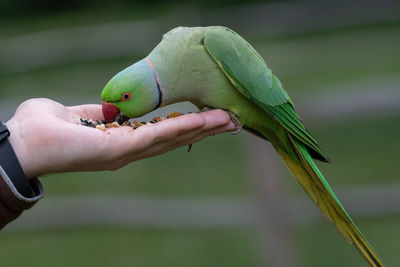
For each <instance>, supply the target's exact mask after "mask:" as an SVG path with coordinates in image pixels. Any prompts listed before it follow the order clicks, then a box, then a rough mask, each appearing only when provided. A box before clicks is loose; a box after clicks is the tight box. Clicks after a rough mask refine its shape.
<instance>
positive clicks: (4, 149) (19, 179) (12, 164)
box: [0, 121, 35, 198]
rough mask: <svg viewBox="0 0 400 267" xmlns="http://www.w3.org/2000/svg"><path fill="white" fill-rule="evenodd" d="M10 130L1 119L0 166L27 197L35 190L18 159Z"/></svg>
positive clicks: (19, 191) (33, 193)
mask: <svg viewBox="0 0 400 267" xmlns="http://www.w3.org/2000/svg"><path fill="white" fill-rule="evenodd" d="M9 136H10V132H9V131H8V128H7V126H6V125H5V124H4V123H3V122H2V121H0V166H1V167H2V168H3V170H4V172H5V173H6V174H7V176H8V178H9V179H10V180H11V182H12V183H13V185H14V186H15V188H16V189H17V191H18V193H20V194H21V195H23V196H24V197H27V198H32V197H34V196H35V192H34V190H33V188H32V186H31V184H30V183H29V181H28V179H27V178H26V176H25V173H24V170H23V169H22V166H21V164H20V163H19V161H18V158H17V155H16V154H15V152H14V149H13V148H12V146H11V144H10V141H9V140H8V137H9Z"/></svg>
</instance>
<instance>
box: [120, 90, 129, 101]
mask: <svg viewBox="0 0 400 267" xmlns="http://www.w3.org/2000/svg"><path fill="white" fill-rule="evenodd" d="M131 98H132V94H131V93H129V92H125V93H123V94H122V96H121V100H122V101H129V100H131Z"/></svg>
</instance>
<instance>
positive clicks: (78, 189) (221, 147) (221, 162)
mask: <svg viewBox="0 0 400 267" xmlns="http://www.w3.org/2000/svg"><path fill="white" fill-rule="evenodd" d="M210 155H212V156H210ZM244 157H245V155H243V154H242V153H241V150H240V143H239V142H238V141H237V138H235V137H234V136H229V135H224V136H215V137H211V138H208V139H207V140H205V141H203V142H201V143H199V144H195V145H193V147H192V151H191V152H187V148H186V147H185V148H180V149H177V150H175V151H173V152H171V153H168V154H166V155H162V156H159V157H156V158H151V159H146V160H142V161H138V162H134V163H131V164H129V165H128V166H126V167H124V168H122V169H120V170H118V171H115V172H96V173H68V174H55V175H49V176H46V177H44V178H42V179H41V181H42V182H43V183H44V186H45V188H46V191H47V192H48V195H59V194H88V193H90V194H92V193H93V194H157V195H180V196H195V195H224V194H225V195H227V194H228V195H232V194H233V195H234V194H243V193H247V192H249V190H250V189H249V183H248V179H247V176H246V167H245V166H246V161H245V159H244ZM216 158H218V160H215V159H216Z"/></svg>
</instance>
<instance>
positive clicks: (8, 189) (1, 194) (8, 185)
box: [0, 167, 44, 229]
mask: <svg viewBox="0 0 400 267" xmlns="http://www.w3.org/2000/svg"><path fill="white" fill-rule="evenodd" d="M30 184H31V186H32V188H33V190H34V191H35V196H34V197H32V198H27V197H24V196H22V195H21V194H20V193H18V191H17V190H16V188H15V187H14V185H13V184H12V182H11V180H10V179H9V178H8V176H7V174H6V173H5V172H4V171H3V169H2V168H1V167H0V229H2V228H3V227H4V226H6V225H7V224H8V223H9V222H11V221H13V220H15V219H16V218H18V217H19V216H20V215H21V213H22V212H23V211H24V210H27V209H29V208H31V207H32V206H33V205H34V204H35V203H36V202H37V201H38V200H39V199H40V198H42V197H43V195H44V191H43V187H42V184H41V183H40V182H39V180H38V179H36V178H34V179H31V180H30Z"/></svg>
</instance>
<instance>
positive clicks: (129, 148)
mask: <svg viewBox="0 0 400 267" xmlns="http://www.w3.org/2000/svg"><path fill="white" fill-rule="evenodd" d="M81 117H82V118H85V119H92V120H97V119H103V115H102V111H101V106H100V105H81V106H72V107H66V106H63V105H62V104H60V103H58V102H55V101H52V100H50V99H30V100H28V101H25V102H23V103H22V104H21V105H20V106H19V107H18V108H17V110H16V112H15V115H14V116H13V117H12V118H11V119H10V120H9V121H7V122H6V125H7V127H8V129H9V131H10V137H9V140H10V143H11V145H12V146H13V148H14V151H15V152H16V155H17V157H18V159H19V161H20V163H21V165H22V168H23V169H24V172H25V174H26V176H27V177H28V178H33V177H37V176H40V175H44V174H49V173H59V172H71V171H101V170H116V169H119V168H121V167H123V166H125V165H126V164H128V163H130V162H132V161H136V160H140V159H144V158H149V157H154V156H157V155H160V154H163V153H166V152H168V151H171V150H174V149H176V148H178V147H181V146H186V145H188V144H193V143H196V142H198V141H200V140H202V139H204V138H206V137H208V136H210V135H215V134H221V133H224V132H227V131H233V130H234V129H235V126H234V124H233V123H232V122H231V121H230V117H229V115H228V114H227V113H226V112H224V111H222V110H212V111H207V112H202V113H196V114H187V115H183V116H180V117H177V118H171V119H168V120H164V121H161V122H159V123H157V124H153V125H144V126H142V127H140V128H138V129H136V130H133V129H132V128H131V127H128V126H124V127H119V128H111V129H108V130H107V131H101V130H98V129H94V128H89V127H85V126H82V125H78V123H79V118H81ZM82 147H87V148H89V149H82Z"/></svg>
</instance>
